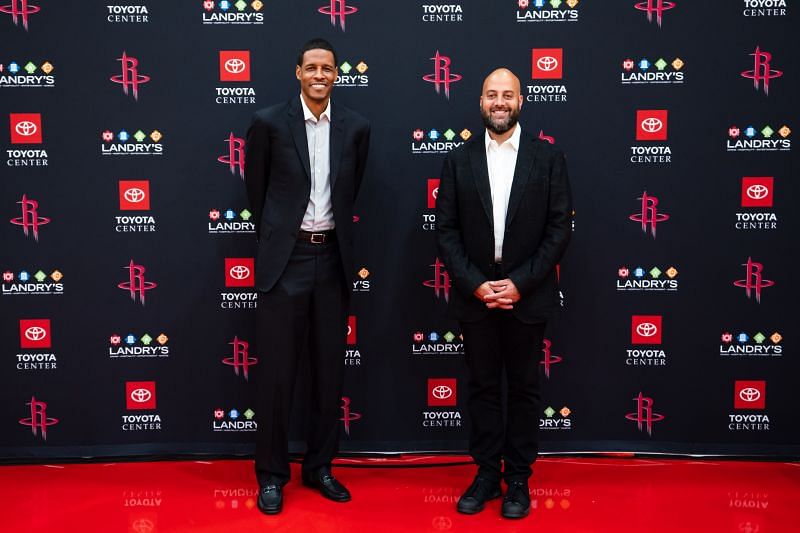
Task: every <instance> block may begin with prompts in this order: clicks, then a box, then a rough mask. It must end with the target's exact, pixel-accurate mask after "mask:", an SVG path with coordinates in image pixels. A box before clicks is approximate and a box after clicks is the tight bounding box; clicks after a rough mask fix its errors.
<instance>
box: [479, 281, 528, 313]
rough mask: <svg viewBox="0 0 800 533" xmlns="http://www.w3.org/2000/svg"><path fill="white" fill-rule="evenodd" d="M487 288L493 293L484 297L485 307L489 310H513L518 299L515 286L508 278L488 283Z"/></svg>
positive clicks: (518, 295)
mask: <svg viewBox="0 0 800 533" xmlns="http://www.w3.org/2000/svg"><path fill="white" fill-rule="evenodd" d="M489 286H490V287H491V288H492V290H493V291H494V294H490V295H488V296H485V297H484V301H485V302H486V307H488V308H489V309H495V308H497V309H513V308H514V305H513V304H515V303H517V302H518V301H519V299H520V294H519V291H518V290H517V286H516V285H514V282H513V281H511V280H510V279H508V278H506V279H501V280H497V281H490V282H489Z"/></svg>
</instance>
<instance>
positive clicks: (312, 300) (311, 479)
mask: <svg viewBox="0 0 800 533" xmlns="http://www.w3.org/2000/svg"><path fill="white" fill-rule="evenodd" d="M336 65H337V60H336V53H335V52H334V50H333V47H332V46H331V44H330V43H329V42H327V41H325V40H323V39H314V40H311V41H309V42H308V43H306V44H305V45H304V46H303V48H302V49H301V51H300V55H299V57H298V59H297V68H296V71H295V74H296V76H297V79H298V80H299V82H300V95H299V96H296V97H294V98H292V99H291V100H289V101H288V102H286V103H284V104H279V105H276V106H273V107H269V108H266V109H262V110H260V111H258V112H256V114H255V115H254V117H253V121H252V124H251V126H250V129H249V130H248V132H247V145H246V151H245V154H246V159H245V182H246V185H247V195H248V198H249V200H250V206H251V209H252V211H253V221H254V222H255V225H256V236H257V239H258V252H257V258H256V287H257V289H258V290H259V296H258V311H257V318H256V319H257V326H256V327H257V328H258V332H257V341H258V347H259V352H258V353H259V354H260V356H261V361H260V363H261V364H259V365H258V369H260V370H259V375H258V381H257V383H258V389H259V390H258V401H257V408H256V416H257V420H258V432H257V434H256V476H257V478H258V483H259V486H260V491H259V497H258V507H259V509H261V511H263V512H264V513H267V514H274V513H278V512H280V510H281V508H282V504H283V491H282V489H283V486H284V485H285V484H286V483H287V482H288V481H289V477H290V471H289V451H288V428H289V415H290V413H291V400H292V394H293V388H294V383H295V378H296V374H297V367H298V362H299V361H298V360H299V359H300V356H301V354H303V353H309V355H310V364H309V365H308V366H309V367H310V370H311V389H310V390H311V395H312V397H311V401H310V403H311V409H310V411H311V412H310V413H309V417H308V420H307V425H308V435H307V446H308V449H307V451H306V454H305V457H304V459H303V469H302V473H303V475H302V478H303V483H304V484H306V485H308V486H311V487H314V488H316V489H318V490H319V491H320V492H321V493H322V495H323V496H325V497H327V498H329V499H331V500H334V501H338V502H345V501H349V500H350V493H349V492H348V491H347V489H346V488H345V487H344V486H343V485H342V484H341V483H340V482H339V481H337V480H336V479H335V478H334V477H333V476H332V475H331V461H332V460H333V458H334V456H335V455H336V453H337V452H338V448H339V413H340V406H341V394H342V379H343V370H344V365H343V361H342V357H343V355H344V353H345V340H346V330H347V304H348V299H349V294H350V291H349V287H350V286H351V284H350V278H351V277H352V274H353V270H354V268H353V244H352V241H353V228H352V222H353V203H354V201H355V198H356V195H357V194H358V190H359V187H360V186H361V180H362V177H363V175H364V165H365V163H366V158H367V151H368V148H369V136H370V128H369V123H368V122H367V121H366V119H364V118H363V117H362V116H360V115H358V114H356V113H355V112H353V111H351V110H349V109H346V108H344V107H342V106H338V105H335V104H333V103H331V99H330V96H331V90H332V89H333V84H334V82H335V81H336V76H337V74H338V70H337V66H336Z"/></svg>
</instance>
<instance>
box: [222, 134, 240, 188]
mask: <svg viewBox="0 0 800 533" xmlns="http://www.w3.org/2000/svg"><path fill="white" fill-rule="evenodd" d="M224 142H225V144H226V145H227V147H228V153H227V154H225V155H221V156H219V157H218V158H217V161H219V162H220V163H223V164H225V165H228V168H230V170H231V175H232V176H235V175H236V171H237V170H238V171H239V177H240V178H242V179H244V145H245V143H244V139H242V138H241V137H236V136H235V135H234V134H233V132H231V133H230V134H229V135H228V138H227V139H225V141H224Z"/></svg>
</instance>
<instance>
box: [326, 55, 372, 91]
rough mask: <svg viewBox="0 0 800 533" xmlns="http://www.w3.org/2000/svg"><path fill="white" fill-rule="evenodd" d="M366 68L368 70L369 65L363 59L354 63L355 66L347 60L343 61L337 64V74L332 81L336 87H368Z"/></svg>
mask: <svg viewBox="0 0 800 533" xmlns="http://www.w3.org/2000/svg"><path fill="white" fill-rule="evenodd" d="M367 70H369V66H367V64H366V63H365V62H364V61H363V60H362V61H359V62H358V63H356V64H355V66H353V65H352V64H351V63H350V62H349V61H344V62H343V63H342V64H341V65H339V74H338V76H336V81H335V82H334V83H335V84H336V86H337V87H368V86H369V76H368V75H367Z"/></svg>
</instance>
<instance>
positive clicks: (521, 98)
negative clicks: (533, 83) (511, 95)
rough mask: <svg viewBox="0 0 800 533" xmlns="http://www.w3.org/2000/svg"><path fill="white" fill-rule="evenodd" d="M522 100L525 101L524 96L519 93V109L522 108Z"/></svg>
mask: <svg viewBox="0 0 800 533" xmlns="http://www.w3.org/2000/svg"><path fill="white" fill-rule="evenodd" d="M524 101H525V99H524V98H523V97H522V95H521V94H520V95H519V108H520V109H522V102H524Z"/></svg>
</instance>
